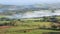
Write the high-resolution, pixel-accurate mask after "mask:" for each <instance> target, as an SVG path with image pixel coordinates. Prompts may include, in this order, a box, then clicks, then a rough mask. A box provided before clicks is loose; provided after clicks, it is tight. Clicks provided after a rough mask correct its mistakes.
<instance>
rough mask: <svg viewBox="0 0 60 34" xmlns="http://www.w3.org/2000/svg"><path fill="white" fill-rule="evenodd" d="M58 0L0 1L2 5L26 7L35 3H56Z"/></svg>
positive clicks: (59, 0)
mask: <svg viewBox="0 0 60 34" xmlns="http://www.w3.org/2000/svg"><path fill="white" fill-rule="evenodd" d="M58 2H60V0H0V3H2V4H14V5H28V4H35V3H58Z"/></svg>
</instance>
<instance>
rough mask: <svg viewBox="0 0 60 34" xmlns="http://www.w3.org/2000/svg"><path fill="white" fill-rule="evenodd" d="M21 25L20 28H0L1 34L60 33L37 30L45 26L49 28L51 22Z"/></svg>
mask: <svg viewBox="0 0 60 34" xmlns="http://www.w3.org/2000/svg"><path fill="white" fill-rule="evenodd" d="M19 24H20V25H19V26H11V27H10V28H0V34H42V33H43V32H60V31H57V30H46V29H35V28H40V27H41V26H43V25H46V27H49V26H50V24H51V22H31V23H30V22H28V23H26V22H25V23H19ZM27 29H33V30H31V31H27ZM34 29H35V30H34ZM24 31H27V32H24Z"/></svg>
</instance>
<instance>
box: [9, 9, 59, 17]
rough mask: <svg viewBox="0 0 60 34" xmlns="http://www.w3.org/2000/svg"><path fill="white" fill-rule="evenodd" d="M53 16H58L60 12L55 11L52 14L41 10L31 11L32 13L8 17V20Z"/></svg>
mask: <svg viewBox="0 0 60 34" xmlns="http://www.w3.org/2000/svg"><path fill="white" fill-rule="evenodd" d="M53 15H60V10H55V12H52V11H51V10H41V11H33V12H30V11H28V12H26V13H24V14H23V13H21V14H16V15H13V16H9V17H10V18H31V17H43V16H53Z"/></svg>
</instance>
